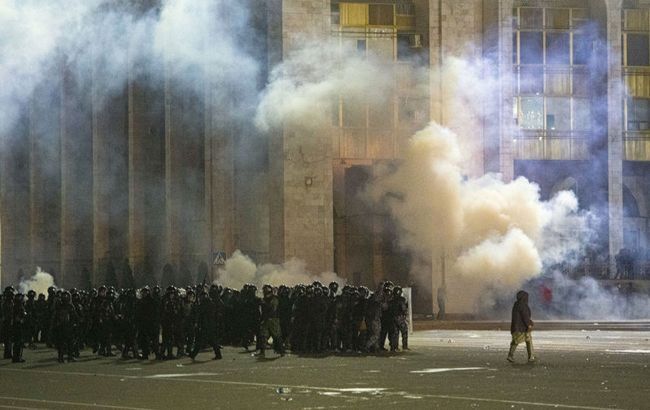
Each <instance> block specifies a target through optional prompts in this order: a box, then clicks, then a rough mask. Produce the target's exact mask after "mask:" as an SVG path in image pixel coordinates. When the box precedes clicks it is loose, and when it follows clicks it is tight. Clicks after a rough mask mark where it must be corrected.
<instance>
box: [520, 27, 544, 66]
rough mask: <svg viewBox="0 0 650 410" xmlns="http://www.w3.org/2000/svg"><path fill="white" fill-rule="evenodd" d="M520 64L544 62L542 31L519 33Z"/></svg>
mask: <svg viewBox="0 0 650 410" xmlns="http://www.w3.org/2000/svg"><path fill="white" fill-rule="evenodd" d="M520 37H521V41H520V48H521V50H520V55H521V64H542V63H543V62H544V48H543V46H542V44H543V43H542V32H540V31H532V32H526V31H524V32H521V33H520Z"/></svg>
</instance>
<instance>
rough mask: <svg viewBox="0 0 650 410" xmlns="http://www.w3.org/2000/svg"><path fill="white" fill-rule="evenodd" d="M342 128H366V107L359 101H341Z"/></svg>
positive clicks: (349, 99)
mask: <svg viewBox="0 0 650 410" xmlns="http://www.w3.org/2000/svg"><path fill="white" fill-rule="evenodd" d="M343 126H344V127H365V126H366V106H365V104H363V103H362V102H361V101H360V100H359V99H353V98H348V99H344V100H343Z"/></svg>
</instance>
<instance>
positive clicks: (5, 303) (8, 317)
mask: <svg viewBox="0 0 650 410" xmlns="http://www.w3.org/2000/svg"><path fill="white" fill-rule="evenodd" d="M14 293H15V290H14V288H13V286H7V287H6V288H5V290H4V292H3V294H2V343H4V345H5V351H4V358H5V359H11V358H12V357H13V355H12V351H11V347H12V346H11V342H12V330H13V329H12V325H13V317H14Z"/></svg>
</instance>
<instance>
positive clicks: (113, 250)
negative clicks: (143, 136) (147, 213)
mask: <svg viewBox="0 0 650 410" xmlns="http://www.w3.org/2000/svg"><path fill="white" fill-rule="evenodd" d="M99 52H101V51H100V50H98V53H99ZM116 75H117V76H121V78H125V75H124V76H122V75H121V74H116V73H112V72H106V71H105V70H104V69H103V66H102V62H101V59H98V60H97V61H96V62H95V64H94V67H93V85H92V107H93V108H92V109H93V115H92V124H93V172H92V176H93V265H94V269H93V282H94V283H95V284H97V283H100V282H103V281H104V280H105V277H104V276H103V275H104V271H105V268H106V265H107V263H108V262H109V261H110V262H112V263H113V265H114V267H115V268H116V269H117V268H119V266H121V262H122V260H123V258H124V257H125V256H126V246H127V244H126V236H127V232H128V178H127V175H128V174H127V173H128V167H127V160H128V135H127V89H126V84H124V85H123V86H120V85H118V84H114V81H115V80H114V78H113V77H114V76H116Z"/></svg>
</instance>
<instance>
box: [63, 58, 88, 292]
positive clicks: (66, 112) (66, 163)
mask: <svg viewBox="0 0 650 410" xmlns="http://www.w3.org/2000/svg"><path fill="white" fill-rule="evenodd" d="M71 70H72V69H71V68H67V69H64V72H63V81H62V86H61V164H60V165H61V274H60V276H61V280H60V281H59V282H61V283H60V285H61V286H65V287H72V286H87V285H88V284H87V283H86V281H87V280H88V278H83V277H82V272H83V271H84V270H85V269H87V270H88V271H89V272H92V270H93V178H92V171H93V161H92V158H93V145H92V141H93V128H92V104H91V85H90V82H89V81H87V80H82V79H83V78H84V75H80V74H79V73H75V72H72V71H71Z"/></svg>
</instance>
